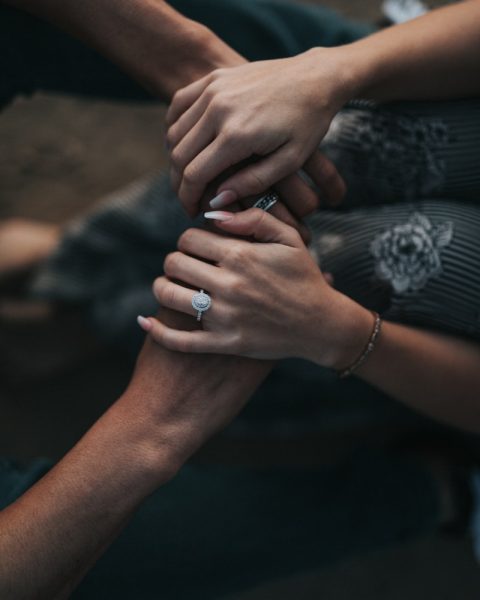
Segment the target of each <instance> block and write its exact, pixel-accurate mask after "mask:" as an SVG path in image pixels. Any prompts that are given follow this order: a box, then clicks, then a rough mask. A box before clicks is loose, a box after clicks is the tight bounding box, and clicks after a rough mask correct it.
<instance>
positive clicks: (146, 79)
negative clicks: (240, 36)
mask: <svg viewBox="0 0 480 600" xmlns="http://www.w3.org/2000/svg"><path fill="white" fill-rule="evenodd" d="M4 3H5V4H7V5H9V6H11V7H13V8H17V9H20V10H23V11H27V12H30V13H32V14H34V15H36V16H37V17H40V18H42V19H45V20H47V21H50V22H51V23H53V24H55V25H57V26H58V27H60V28H61V29H63V30H65V31H67V32H69V33H70V34H72V35H73V36H75V37H77V38H79V39H81V40H82V41H84V42H85V43H87V44H88V45H89V46H92V47H93V48H95V49H96V50H98V51H99V52H100V53H101V54H103V55H104V56H106V57H107V58H109V59H110V60H112V62H114V63H115V64H117V65H118V66H120V67H121V68H122V69H124V70H125V71H126V72H127V73H128V74H129V75H130V76H131V77H132V78H133V79H135V80H136V81H138V82H139V83H140V84H142V85H143V86H144V87H145V88H147V89H148V90H149V91H151V92H152V93H153V94H154V95H156V96H158V97H160V98H163V99H166V100H169V99H170V98H171V97H172V96H173V94H174V93H175V91H176V90H177V89H179V88H181V87H183V86H185V85H187V84H188V83H191V82H192V81H195V80H196V79H198V78H200V77H203V76H204V75H206V74H207V73H209V72H210V71H212V70H213V69H215V68H217V67H225V66H235V65H237V64H240V63H241V62H244V60H243V59H242V58H241V57H240V56H239V55H238V54H237V53H236V52H235V51H234V50H233V49H232V48H230V46H228V45H227V44H225V43H224V42H222V40H220V38H218V37H217V36H216V35H215V34H214V33H213V32H212V31H210V30H209V29H208V28H207V27H205V26H204V25H202V24H200V23H197V22H195V21H192V20H190V19H187V18H186V17H184V16H183V15H181V14H180V13H178V12H177V11H175V10H174V9H173V8H172V7H171V6H169V5H168V4H167V3H166V2H164V1H163V0H116V1H115V2H112V1H111V0H82V1H81V2H78V1H77V0H4Z"/></svg>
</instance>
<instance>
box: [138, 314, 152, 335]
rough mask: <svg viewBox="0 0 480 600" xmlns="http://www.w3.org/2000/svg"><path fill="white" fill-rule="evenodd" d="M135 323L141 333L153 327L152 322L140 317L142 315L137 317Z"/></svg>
mask: <svg viewBox="0 0 480 600" xmlns="http://www.w3.org/2000/svg"><path fill="white" fill-rule="evenodd" d="M137 323H138V324H139V325H140V327H141V328H142V329H143V331H150V330H151V329H152V327H153V324H152V322H151V321H150V320H149V319H146V318H145V317H142V315H138V317H137Z"/></svg>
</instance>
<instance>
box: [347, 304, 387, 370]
mask: <svg viewBox="0 0 480 600" xmlns="http://www.w3.org/2000/svg"><path fill="white" fill-rule="evenodd" d="M371 313H372V315H373V317H374V319H375V322H374V324H373V329H372V333H371V334H370V337H369V338H368V342H367V344H366V346H365V348H364V349H363V350H362V352H361V353H360V355H359V357H358V358H357V359H356V360H355V361H354V362H353V363H352V364H351V365H350V366H349V367H347V368H346V369H342V370H341V371H338V376H339V377H340V379H345V377H349V376H350V375H351V374H352V373H353V372H354V371H356V370H357V369H358V367H360V366H361V365H363V363H364V362H365V361H366V360H367V358H368V357H369V356H370V354H371V353H372V351H373V349H374V348H375V344H376V343H377V340H378V336H379V335H380V329H381V328H382V319H381V318H380V315H379V314H378V313H377V312H375V311H374V310H372V311H371Z"/></svg>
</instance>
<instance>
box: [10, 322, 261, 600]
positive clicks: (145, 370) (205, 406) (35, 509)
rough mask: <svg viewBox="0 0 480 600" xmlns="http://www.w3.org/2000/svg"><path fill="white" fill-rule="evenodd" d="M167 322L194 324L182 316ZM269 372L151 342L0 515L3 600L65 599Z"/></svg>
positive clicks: (243, 362) (242, 361)
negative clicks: (95, 416) (96, 412)
mask: <svg viewBox="0 0 480 600" xmlns="http://www.w3.org/2000/svg"><path fill="white" fill-rule="evenodd" d="M162 320H167V322H169V323H170V324H172V325H173V326H176V327H188V326H189V325H190V326H191V325H192V323H195V321H194V320H192V319H191V318H185V317H182V315H179V314H173V315H168V314H167V313H164V314H163V315H162ZM269 370H270V363H268V362H260V361H251V360H248V359H242V358H237V357H226V356H203V357H202V356H198V355H194V356H192V355H188V354H182V355H179V354H177V353H172V352H169V351H168V350H165V349H163V348H161V347H160V346H159V345H157V344H155V343H153V342H152V341H151V340H147V342H146V344H145V346H144V348H143V350H142V352H141V354H140V356H139V359H138V362H137V366H136V369H135V373H134V375H133V378H132V381H131V382H130V385H129V386H128V389H127V390H126V391H125V393H124V394H123V395H122V397H121V398H119V400H118V401H117V402H116V403H115V404H114V405H113V406H112V407H111V408H110V410H108V411H107V413H106V414H105V415H104V416H103V417H102V418H101V419H99V421H97V423H95V425H94V426H93V427H92V428H91V429H90V430H89V431H88V432H87V433H86V434H85V436H84V437H83V438H82V439H81V440H80V441H79V442H78V444H77V445H76V446H75V447H74V448H73V449H72V450H71V451H70V452H69V453H68V454H67V455H66V456H65V457H64V458H63V459H62V460H61V461H60V462H59V463H58V464H57V465H56V466H55V467H54V468H53V469H52V471H50V472H49V473H48V474H47V475H46V476H45V477H44V478H43V479H41V480H40V481H39V482H38V483H37V484H36V485H35V486H33V487H32V488H31V489H30V490H29V491H28V492H27V493H25V494H24V495H23V496H22V497H21V498H20V499H19V500H17V501H16V502H14V503H13V504H11V505H10V506H9V507H8V508H6V509H5V510H3V511H1V512H0V555H1V556H2V560H1V561H0V597H1V598H2V600H21V599H28V600H32V599H42V600H43V599H45V600H46V599H48V600H51V599H57V598H67V597H69V595H70V593H71V592H72V590H73V589H74V588H75V586H76V585H77V584H78V582H79V581H80V580H81V578H82V577H83V575H84V574H85V573H86V571H88V569H89V568H90V567H91V566H92V565H93V564H94V563H95V561H96V560H97V559H98V558H99V556H100V555H101V554H102V553H103V551H104V550H105V548H106V547H107V546H108V545H109V544H110V543H111V542H112V541H113V539H115V537H116V535H117V534H118V533H119V532H120V531H121V529H122V528H123V527H124V526H125V524H126V523H127V522H128V520H129V518H130V516H131V515H132V514H133V512H134V511H135V510H136V508H137V507H138V506H139V505H140V503H141V502H142V500H143V499H144V498H146V497H147V496H148V495H149V494H151V493H152V492H153V491H154V490H155V489H156V488H157V487H158V486H160V485H162V484H164V483H166V482H167V481H169V480H170V479H171V478H172V477H173V476H174V475H175V473H176V472H177V471H178V469H179V468H180V467H181V466H182V465H183V463H184V462H185V461H186V460H187V459H188V458H189V456H190V455H191V454H192V453H193V452H194V451H195V450H196V449H197V448H198V447H199V446H201V445H202V444H203V442H204V441H205V440H206V439H208V437H210V436H211V435H212V434H213V433H215V432H216V431H218V430H219V429H221V428H222V427H224V426H225V425H226V424H227V423H229V422H230V420H231V419H232V418H233V417H234V416H235V415H236V414H237V413H238V412H239V411H240V410H241V408H242V407H243V406H244V404H245V403H246V401H247V400H248V398H249V397H250V396H251V394H252V393H253V391H254V390H255V389H256V387H257V386H258V385H259V384H260V383H261V381H262V380H263V378H264V377H265V376H266V374H267V373H268V371H269ZM92 492H93V493H92ZM159 535H161V532H159Z"/></svg>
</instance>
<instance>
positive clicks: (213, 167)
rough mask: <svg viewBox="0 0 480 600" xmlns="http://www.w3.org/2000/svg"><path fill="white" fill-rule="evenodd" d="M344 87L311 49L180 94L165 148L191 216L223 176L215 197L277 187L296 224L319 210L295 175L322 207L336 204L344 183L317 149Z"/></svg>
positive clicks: (330, 63) (222, 72)
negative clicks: (308, 182) (301, 174)
mask: <svg viewBox="0 0 480 600" xmlns="http://www.w3.org/2000/svg"><path fill="white" fill-rule="evenodd" d="M321 50H323V51H324V52H329V49H321ZM340 84H341V77H340V75H339V73H338V72H337V71H336V69H335V62H334V60H333V59H332V60H331V59H330V54H328V56H326V57H324V54H323V53H322V54H321V56H319V55H318V54H317V53H316V52H314V51H309V52H306V53H304V54H300V55H298V56H295V57H293V58H287V59H281V60H270V61H260V62H255V63H248V64H245V65H240V66H237V67H233V68H226V69H217V70H215V71H213V72H212V73H211V74H209V75H207V76H206V77H203V78H202V79H200V80H199V81H196V82H194V83H192V84H191V85H189V86H187V87H185V88H183V89H182V90H180V91H178V92H177V93H176V94H175V96H174V98H173V101H172V103H171V105H170V108H169V110H168V113H167V126H168V132H167V144H168V147H169V149H170V159H171V177H172V184H173V188H174V189H175V191H176V192H177V193H178V196H179V198H180V201H181V202H182V204H183V206H184V208H185V209H186V211H187V212H188V213H189V214H190V215H192V216H193V215H195V214H197V213H198V211H199V208H200V201H201V199H202V197H203V196H204V194H205V191H206V189H207V186H208V185H209V184H211V183H212V182H214V181H215V180H216V179H217V178H219V177H220V176H222V174H225V173H226V172H228V173H229V174H227V175H226V177H222V179H223V181H222V183H221V185H220V186H219V187H218V184H217V188H216V193H217V194H219V193H220V192H222V191H227V190H228V191H231V192H232V195H231V197H232V198H245V197H247V196H254V195H256V194H261V193H264V192H265V191H266V190H267V189H268V188H270V187H272V186H273V187H276V189H277V191H278V192H279V193H280V196H281V198H282V200H283V201H284V202H285V204H286V205H287V206H288V208H289V209H290V211H291V213H292V214H293V215H294V216H295V217H296V218H302V217H304V216H305V215H306V214H308V213H309V212H311V210H312V209H314V208H316V206H318V197H317V196H316V194H315V195H314V196H312V191H311V190H309V189H308V188H307V186H306V184H305V183H304V182H303V181H302V180H301V179H300V178H299V177H298V176H297V175H295V173H296V172H297V171H298V170H300V169H303V170H304V171H306V172H307V174H308V175H309V176H310V178H311V180H312V181H313V183H314V184H315V185H316V187H317V189H318V191H319V193H320V196H321V200H322V201H323V202H324V204H327V205H335V204H338V203H339V202H340V201H341V200H342V198H343V195H344V193H345V185H344V182H343V180H342V178H341V177H340V176H339V174H338V172H337V171H336V169H335V167H334V165H333V163H332V162H331V161H330V160H329V159H328V158H327V157H325V156H324V155H323V154H321V153H320V152H318V150H317V148H318V145H319V143H320V141H321V140H322V138H323V137H324V135H325V133H326V131H327V130H328V127H329V125H330V122H331V119H332V118H333V116H334V115H335V113H336V112H337V111H338V110H339V108H340V107H341V105H342V104H343V101H344V98H343V91H342V92H341V91H340V90H342V86H341V85H340ZM232 172H233V174H232ZM292 177H294V179H292ZM214 195H215V194H214ZM216 208H220V207H219V206H217V207H216ZM274 214H276V213H275V212H274ZM277 216H279V215H277ZM280 218H281V217H280ZM283 220H285V219H283Z"/></svg>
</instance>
